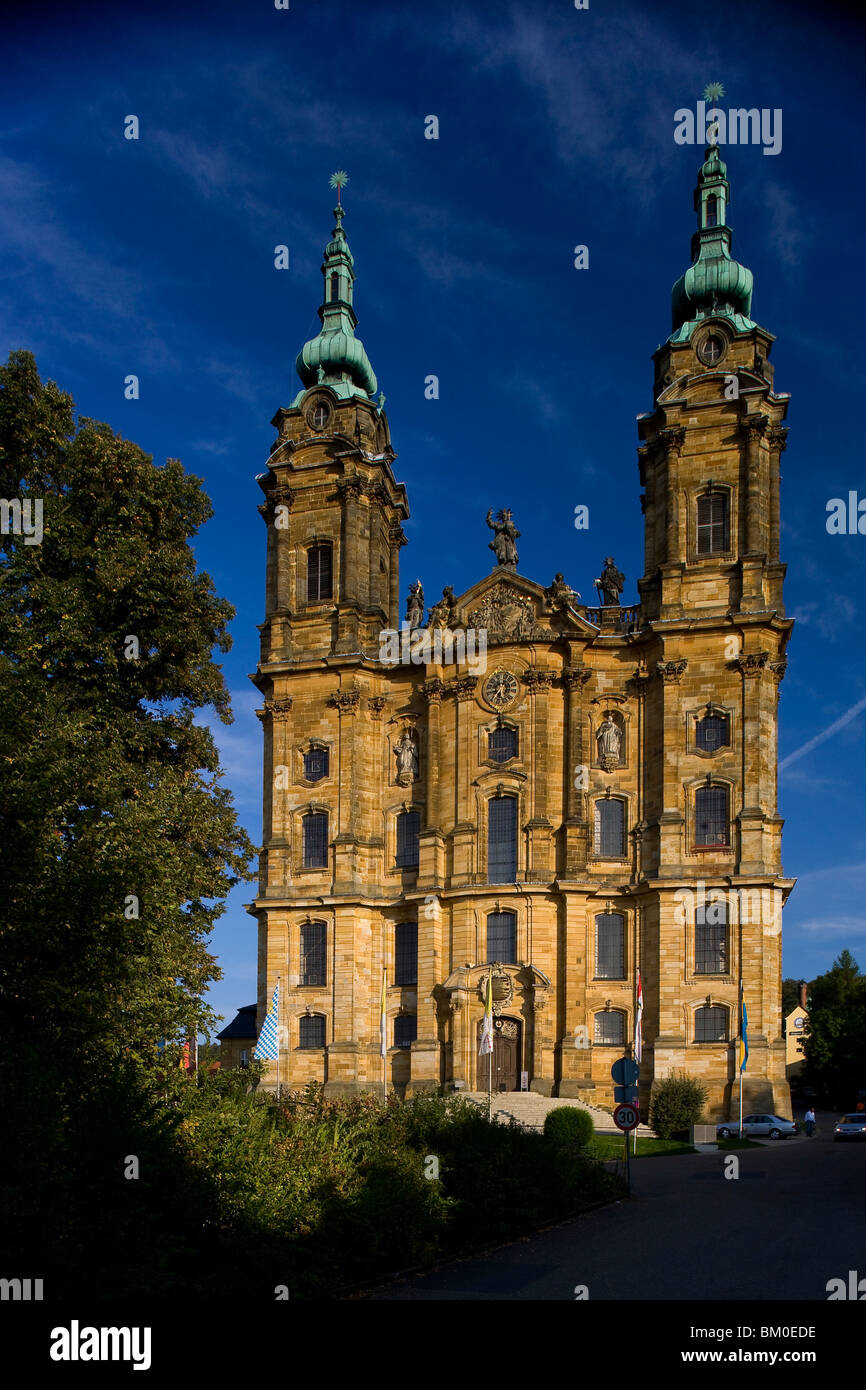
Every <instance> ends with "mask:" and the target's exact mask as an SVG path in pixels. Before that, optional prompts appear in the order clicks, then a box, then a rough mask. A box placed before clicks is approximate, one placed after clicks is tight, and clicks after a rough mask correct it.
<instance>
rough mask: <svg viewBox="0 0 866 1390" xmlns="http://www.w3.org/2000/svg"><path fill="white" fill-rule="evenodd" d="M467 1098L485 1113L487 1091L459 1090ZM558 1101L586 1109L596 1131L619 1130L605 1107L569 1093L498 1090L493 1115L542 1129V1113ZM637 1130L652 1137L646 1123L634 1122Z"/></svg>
mask: <svg viewBox="0 0 866 1390" xmlns="http://www.w3.org/2000/svg"><path fill="white" fill-rule="evenodd" d="M462 1094H463V1095H465V1097H466V1099H467V1100H471V1101H472V1102H473V1104H475V1105H478V1106H480V1107H481V1108H482V1109H483V1110H484V1112H485V1114H486V1113H487V1092H486V1091H464V1092H462ZM561 1105H569V1106H575V1107H576V1108H577V1109H578V1110H586V1111H588V1113H589V1114H590V1115H591V1116H592V1123H593V1125H594V1126H595V1131H596V1133H597V1134H620V1133H621V1130H618V1129H617V1127H616V1125H615V1124H614V1122H613V1116H612V1114H611V1113H610V1111H609V1110H602V1109H601V1107H600V1106H598V1105H588V1104H587V1103H586V1102H585V1101H582V1100H572V1099H571V1098H570V1097H566V1096H563V1097H562V1098H561V1099H560V1098H558V1097H555V1096H539V1095H537V1094H536V1093H535V1091H500V1092H498V1093H496V1092H494V1095H493V1118H494V1120H499V1121H500V1123H502V1124H506V1125H507V1124H508V1122H509V1120H512V1119H513V1120H516V1121H517V1123H518V1124H519V1125H522V1126H523V1127H524V1129H539V1130H540V1129H542V1128H543V1126H544V1117H545V1115H546V1114H547V1113H548V1111H549V1110H556V1109H557V1108H558V1107H559V1106H561ZM637 1132H638V1134H639V1135H640V1136H641V1137H642V1138H643V1137H644V1136H646V1137H647V1138H652V1137H653V1132H652V1130H651V1129H650V1128H649V1125H638V1130H637Z"/></svg>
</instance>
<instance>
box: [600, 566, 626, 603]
mask: <svg viewBox="0 0 866 1390" xmlns="http://www.w3.org/2000/svg"><path fill="white" fill-rule="evenodd" d="M593 583H594V584H595V587H596V589H598V590H599V591H600V593H599V597H600V598H601V602H602V605H603V606H604V607H605V608H619V606H620V603H619V596H620V594H621V593H622V591H623V589H624V588H625V575H624V574H623V572H622V570H618V569H617V567H616V565H615V564H614V560H613V556H612V555H608V556H607V558H606V559H605V562H604V569H603V570H602V572H601V577H600V578H599V579H595V580H593Z"/></svg>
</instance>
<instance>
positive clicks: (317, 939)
mask: <svg viewBox="0 0 866 1390" xmlns="http://www.w3.org/2000/svg"><path fill="white" fill-rule="evenodd" d="M327 942H328V928H327V926H326V925H325V923H324V922H304V923H303V925H302V927H301V971H300V974H301V984H302V985H319V986H323V985H326V984H327V982H328V978H327V969H328V964H327Z"/></svg>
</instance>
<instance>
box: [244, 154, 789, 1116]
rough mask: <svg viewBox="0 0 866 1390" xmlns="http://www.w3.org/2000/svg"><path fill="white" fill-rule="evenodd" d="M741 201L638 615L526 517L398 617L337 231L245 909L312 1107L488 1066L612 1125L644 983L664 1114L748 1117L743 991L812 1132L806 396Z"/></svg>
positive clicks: (670, 354)
mask: <svg viewBox="0 0 866 1390" xmlns="http://www.w3.org/2000/svg"><path fill="white" fill-rule="evenodd" d="M728 201H729V184H728V181H727V177H726V168H725V165H724V163H723V162H722V160H721V158H720V156H719V151H718V148H717V147H710V148H709V149H708V150H707V152H706V157H705V162H704V163H703V165H702V167H701V169H700V172H699V175H698V186H697V189H696V192H695V210H696V212H697V215H698V226H697V230H696V232H695V234H694V236H693V239H692V265H691V266H690V268H689V269H688V270H687V271H686V272H685V274H684V275H683V276H682V278H681V279H680V280H679V281H678V283H677V284H676V285H675V287H674V290H673V330H672V332H671V334H670V337H669V338H668V339H667V340H666V342H665V343H664V344H663V345H662V346H661V347H660V348H659V349H658V350H657V352H656V353H655V355H654V381H653V390H652V397H653V400H654V402H655V404H654V407H653V409H652V410H651V411H650V412H648V413H647V414H644V415H642V416H640V417H639V422H638V423H639V436H640V444H639V447H638V462H639V474H640V483H641V487H642V489H643V491H642V496H641V505H642V509H643V514H644V520H645V564H644V574H643V577H642V578H641V579H640V580H639V582H638V593H639V603H638V604H636V605H634V606H630V607H625V606H622V605H621V604H620V602H619V593H620V591H621V588H622V577H621V576H620V575H619V574H618V572H617V570H616V566H615V564H614V562H613V561H612V560H609V561H608V562H606V567H605V571H604V574H603V575H602V576H601V579H600V581H599V582H600V585H601V592H600V595H599V597H600V598H601V599H602V600H603V601H602V602H601V603H600V604H599V606H598V607H587V606H586V605H584V604H582V603H581V602H580V601H579V597H578V596H577V595H576V594H575V593H574V592H573V591H572V590H571V589H570V588H569V586H568V585H567V584H566V583H565V581H564V580H563V578H562V576H561V575H557V576H556V577H555V578H554V579H553V581H552V582H550V583H547V584H542V583H538V582H536V581H535V580H533V579H530V578H528V577H527V576H525V575H523V574H521V573H520V571H519V568H518V557H517V546H516V540H517V537H518V534H519V533H517V532H516V530H515V527H514V522H513V520H512V518H511V515H510V513H506V512H502V513H500V514H499V516H498V518H494V517H492V516H488V524H489V525H490V526H491V529H492V530H493V533H494V537H493V540H492V541H491V549H492V550H493V559H494V565H493V568H492V571H491V572H489V573H487V574H485V575H483V576H482V577H481V578H480V579H479V580H478V582H477V583H475V584H473V585H472V587H471V588H469V589H468V590H467V591H466V592H465V593H462V594H456V595H455V594H454V593H453V592H452V591H451V590H450V589H446V590H445V591H444V593H443V597H442V599H441V600H439V601H438V602H437V603H436V604H435V605H434V606H433V608H432V610H430V611H429V613H428V612H427V610H426V609H425V607H424V603H423V596H422V594H421V593H420V591H419V588H418V586H415V585H413V586H412V589H411V590H410V593H409V600H408V608H406V609H404V604H403V602H402V601H401V596H402V590H401V585H400V578H399V565H400V550H401V547H402V546H403V545H405V543H406V537H405V535H404V532H403V529H402V523H403V522H404V521H405V519H406V518H407V516H408V514H409V509H408V500H407V495H406V490H405V488H404V486H403V484H402V483H400V482H398V481H397V478H396V475H395V472H394V461H395V457H396V455H395V453H394V450H393V448H392V446H391V437H390V432H389V427H388V420H387V416H386V414H385V411H384V409H383V398H382V397H381V396H379V397H378V398H377V381H376V377H375V374H374V372H373V370H372V367H371V365H370V362H369V359H368V357H367V354H366V352H365V350H364V347H363V345H362V343H361V342H360V340H359V339H358V338H357V337H356V336H355V326H356V322H357V320H356V317H355V313H354V309H353V280H354V271H353V259H352V254H351V252H350V249H349V245H348V242H347V240H346V236H345V233H344V230H343V208H342V206H340V205H339V202H338V206H337V208H336V209H335V218H336V225H335V228H334V232H333V236H332V239H331V241H330V242H329V243H328V245H327V246H326V248H325V254H324V262H323V266H322V270H323V275H324V285H325V293H324V301H323V303H322V305H321V308H320V310H319V315H320V318H321V324H322V326H321V330H320V332H319V333H318V335H317V336H316V337H314V338H313V339H312V340H311V341H309V342H308V343H306V344H305V346H304V347H303V349H302V351H301V353H300V355H299V357H298V360H297V370H298V374H299V376H300V379H301V382H302V388H301V390H300V391H299V392H298V394H297V396H296V397H295V399H294V400H293V402H292V404H291V405H290V406H288V407H286V408H282V409H280V410H278V412H277V414H276V416H275V417H274V420H273V424H274V426H275V428H276V430H277V438H276V440H275V441H274V444H273V445H272V447H271V452H270V457H269V460H268V468H267V471H266V472H265V473H264V474H262V475H260V477H259V479H258V481H259V484H260V487H261V489H262V491H263V493H264V501H263V503H262V505H261V506H260V508H259V510H260V512H261V514H262V517H263V519H264V521H265V523H266V526H267V584H266V608H265V619H264V623H263V624H262V626H261V628H260V632H261V654H260V660H259V663H258V667H257V671H256V674H255V676H254V677H253V680H254V682H255V684H256V686H257V688H258V689H259V691H260V692H261V694H262V697H263V707H262V709H261V710H260V711H259V716H260V719H261V721H262V725H263V732H264V832H263V851H262V854H261V861H260V881H259V889H258V894H257V897H256V900H255V902H254V903H253V904H251V905H250V908H249V910H250V911H251V912H252V913H253V914H254V915H255V916H256V917H257V919H258V924H259V960H258V1007H257V1026H258V1028H259V1029H260V1028H261V1026H262V1023H263V1020H264V1017H265V1013H266V1012H267V1009H268V1007H269V1005H270V1002H271V997H272V994H273V990H274V987H275V984H276V982H277V979H278V978H279V981H280V997H279V1019H278V1025H279V1027H278V1034H279V1037H280V1040H281V1048H280V1077H281V1081H282V1083H283V1084H286V1083H287V1084H288V1085H289V1086H290V1087H292V1088H293V1089H296V1088H298V1087H301V1086H303V1085H304V1084H305V1083H306V1082H308V1081H310V1080H316V1081H319V1082H322V1083H324V1085H325V1087H326V1089H327V1091H328V1092H329V1093H331V1094H341V1093H353V1092H357V1091H363V1090H375V1089H377V1088H380V1087H381V1085H382V1080H383V1066H384V1069H385V1078H386V1080H387V1084H388V1085H389V1087H392V1086H393V1087H396V1088H397V1090H398V1091H399V1092H400V1093H403V1094H409V1095H411V1094H413V1093H416V1092H418V1091H420V1090H425V1089H436V1088H438V1087H440V1086H444V1087H446V1088H451V1087H454V1088H457V1089H461V1088H462V1089H464V1090H467V1091H473V1090H481V1089H485V1088H486V1085H487V1081H488V1071H487V1068H488V1067H489V1066H492V1067H493V1072H494V1074H493V1084H494V1086H495V1087H496V1088H497V1089H517V1088H519V1087H520V1086H521V1085H524V1086H526V1085H528V1086H529V1088H530V1089H532V1090H535V1091H537V1092H540V1093H542V1094H544V1095H560V1096H571V1097H580V1098H583V1099H585V1100H587V1101H592V1102H594V1103H597V1104H602V1105H609V1104H610V1103H611V1102H612V1100H613V1083H612V1080H611V1074H610V1072H611V1065H612V1063H613V1062H614V1061H615V1060H616V1059H617V1058H618V1057H620V1056H621V1055H622V1054H623V1053H624V1052H627V1051H630V1050H631V1047H632V1044H633V1040H634V1033H635V1020H636V1008H637V991H638V978H639V977H640V983H641V987H642V1004H643V1008H642V1049H641V1060H640V1097H641V1102H642V1104H644V1105H645V1104H646V1103H647V1102H648V1101H649V1097H650V1093H651V1088H652V1085H653V1083H654V1081H655V1080H657V1079H660V1078H663V1077H665V1076H667V1075H669V1074H671V1073H673V1072H685V1073H687V1074H689V1075H691V1076H694V1077H696V1078H698V1079H699V1080H700V1081H701V1082H702V1084H703V1085H705V1087H706V1088H707V1092H708V1105H707V1110H708V1113H709V1114H710V1115H711V1116H713V1117H717V1118H723V1117H726V1116H727V1115H728V1113H729V1111H730V1112H731V1113H732V1111H733V1108H734V1107H735V1105H736V1097H737V1092H738V1082H739V1071H738V1066H739V1062H738V1053H737V1041H736V1039H737V1033H738V1030H739V1003H738V996H739V990H740V984H741V982H742V993H743V997H744V999H745V1001H746V1004H747V1008H748V1020H749V1023H748V1041H749V1059H748V1066H747V1069H746V1071H745V1073H744V1080H745V1086H744V1095H745V1103H746V1105H747V1107H748V1108H750V1109H753V1108H760V1109H767V1110H773V1111H776V1112H777V1113H780V1114H786V1113H790V1097H789V1093H788V1088H787V1083H786V1079H785V1043H784V1040H783V1037H782V1021H781V905H782V903H783V902H784V900H785V898H786V897H787V895H788V893H789V892H790V890H791V888H792V886H793V881H792V880H790V879H786V878H785V877H784V876H783V873H782V864H781V834H782V820H781V818H780V816H779V814H778V810H777V746H776V735H777V705H778V697H779V685H780V682H781V680H782V677H783V674H784V670H785V647H786V644H787V641H788V637H789V635H790V631H791V628H792V626H793V624H792V621H791V620H790V619H788V618H786V617H785V610H784V605H783V599H782V584H783V578H784V573H785V566H784V565H783V564H781V563H780V559H779V464H780V455H781V453H782V451H783V449H784V447H785V435H786V433H787V431H786V429H785V428H784V426H783V421H784V418H785V413H786V409H787V405H788V397H787V396H786V395H783V394H777V393H776V392H775V390H774V387H773V367H772V366H771V364H770V361H769V358H770V350H771V346H772V343H773V341H774V340H773V336H772V334H770V333H769V332H767V331H766V330H765V329H763V328H761V327H760V326H759V325H758V324H757V323H756V322H754V321H753V320H752V318H751V317H750V315H751V297H752V276H751V272H750V271H749V270H747V269H746V268H745V267H744V266H742V265H740V264H739V263H738V262H737V261H735V260H733V259H732V257H731V251H730V247H731V231H730V227H729V225H728V220H727V209H728ZM482 646H483V659H481V657H482ZM419 655H420V658H421V660H420V661H419V659H418V658H419ZM422 662H423V664H422ZM491 970H492V973H493V999H494V1013H495V1019H494V1052H493V1055H492V1057H491V1058H490V1059H489V1061H488V1057H487V1056H484V1057H481V1056H479V1046H478V1044H479V1030H480V1027H481V1020H482V1014H483V1009H484V1002H483V991H484V982H485V980H486V978H487V976H488V974H490V973H491ZM383 972H384V978H385V981H386V991H385V1013H386V1057H385V1060H384V1063H383V1059H382V1055H381V1048H380V1018H381V1007H382V1005H381V1001H382V981H383ZM275 1080H276V1064H275V1063H270V1065H269V1075H268V1078H267V1082H266V1084H273V1083H274V1081H275Z"/></svg>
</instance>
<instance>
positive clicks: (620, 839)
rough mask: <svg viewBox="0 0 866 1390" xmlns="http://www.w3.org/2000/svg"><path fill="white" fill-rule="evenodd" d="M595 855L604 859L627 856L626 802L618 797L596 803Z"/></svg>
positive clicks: (606, 798)
mask: <svg viewBox="0 0 866 1390" xmlns="http://www.w3.org/2000/svg"><path fill="white" fill-rule="evenodd" d="M595 853H596V854H597V855H599V856H600V857H601V858H602V859H621V858H622V857H623V855H624V854H625V802H624V801H619V800H618V799H617V798H616V797H609V798H608V797H605V798H604V800H603V801H597V802H596V803H595Z"/></svg>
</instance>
